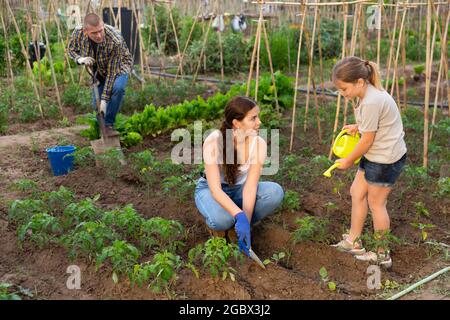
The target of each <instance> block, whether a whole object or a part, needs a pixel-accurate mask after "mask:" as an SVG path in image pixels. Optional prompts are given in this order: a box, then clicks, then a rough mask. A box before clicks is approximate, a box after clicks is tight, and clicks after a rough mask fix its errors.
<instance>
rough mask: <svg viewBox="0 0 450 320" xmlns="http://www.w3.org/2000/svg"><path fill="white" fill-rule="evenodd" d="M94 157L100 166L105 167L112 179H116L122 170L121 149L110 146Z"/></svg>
mask: <svg viewBox="0 0 450 320" xmlns="http://www.w3.org/2000/svg"><path fill="white" fill-rule="evenodd" d="M96 158H97V160H98V161H99V163H100V165H101V167H102V168H104V169H105V171H106V173H107V175H108V176H109V177H110V178H111V179H113V180H115V179H117V177H118V175H119V173H120V172H121V171H122V167H123V165H122V163H123V161H124V160H125V159H124V155H123V153H122V151H121V150H119V149H116V148H111V149H110V150H108V151H107V152H105V153H103V154H98V155H96Z"/></svg>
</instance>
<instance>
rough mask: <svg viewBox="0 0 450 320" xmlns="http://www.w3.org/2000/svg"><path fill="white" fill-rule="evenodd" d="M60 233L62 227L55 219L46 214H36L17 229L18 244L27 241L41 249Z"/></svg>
mask: <svg viewBox="0 0 450 320" xmlns="http://www.w3.org/2000/svg"><path fill="white" fill-rule="evenodd" d="M61 232H62V227H61V224H60V223H59V221H58V219H57V218H55V217H53V216H50V215H48V214H46V213H37V214H35V215H33V216H32V217H31V219H30V220H29V221H28V223H26V224H24V225H22V226H21V227H20V228H19V229H18V236H19V243H20V244H21V245H22V244H23V242H24V241H25V240H28V241H29V242H31V243H35V244H36V245H37V246H38V247H40V248H42V247H44V246H45V245H46V244H47V243H49V242H50V241H52V240H54V239H55V238H56V236H57V235H58V234H60V233H61Z"/></svg>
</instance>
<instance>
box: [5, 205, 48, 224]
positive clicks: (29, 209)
mask: <svg viewBox="0 0 450 320" xmlns="http://www.w3.org/2000/svg"><path fill="white" fill-rule="evenodd" d="M38 213H47V206H46V205H45V203H44V202H43V201H42V200H32V199H25V200H14V201H12V202H11V203H10V205H9V210H8V219H9V222H10V223H11V222H12V223H16V224H25V223H27V222H28V221H29V219H30V218H31V217H32V216H33V215H35V214H38Z"/></svg>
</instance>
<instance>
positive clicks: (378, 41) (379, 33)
mask: <svg viewBox="0 0 450 320" xmlns="http://www.w3.org/2000/svg"><path fill="white" fill-rule="evenodd" d="M383 3H384V2H383V0H379V1H378V5H379V7H380V8H379V17H378V16H377V18H378V19H379V20H377V29H378V33H377V65H378V67H379V66H380V50H381V19H383V15H382V11H381V8H382V7H383Z"/></svg>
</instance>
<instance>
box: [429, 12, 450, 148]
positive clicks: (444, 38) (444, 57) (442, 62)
mask: <svg viewBox="0 0 450 320" xmlns="http://www.w3.org/2000/svg"><path fill="white" fill-rule="evenodd" d="M449 19H450V10H447V19H446V21H445V27H444V30H443V32H442V38H441V43H442V44H443V46H446V43H447V33H448V32H447V30H448V25H449ZM445 60H447V54H446V50H445V49H444V48H441V59H440V63H439V71H438V78H437V84H436V95H435V97H434V108H433V117H432V120H431V132H430V141H431V139H432V138H433V130H434V124H435V123H436V113H437V102H438V97H439V90H440V87H441V77H442V69H443V68H444V66H445ZM447 77H448V74H447ZM447 82H448V79H447ZM447 85H448V83H447ZM447 90H448V89H447ZM442 104H443V103H442Z"/></svg>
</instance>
